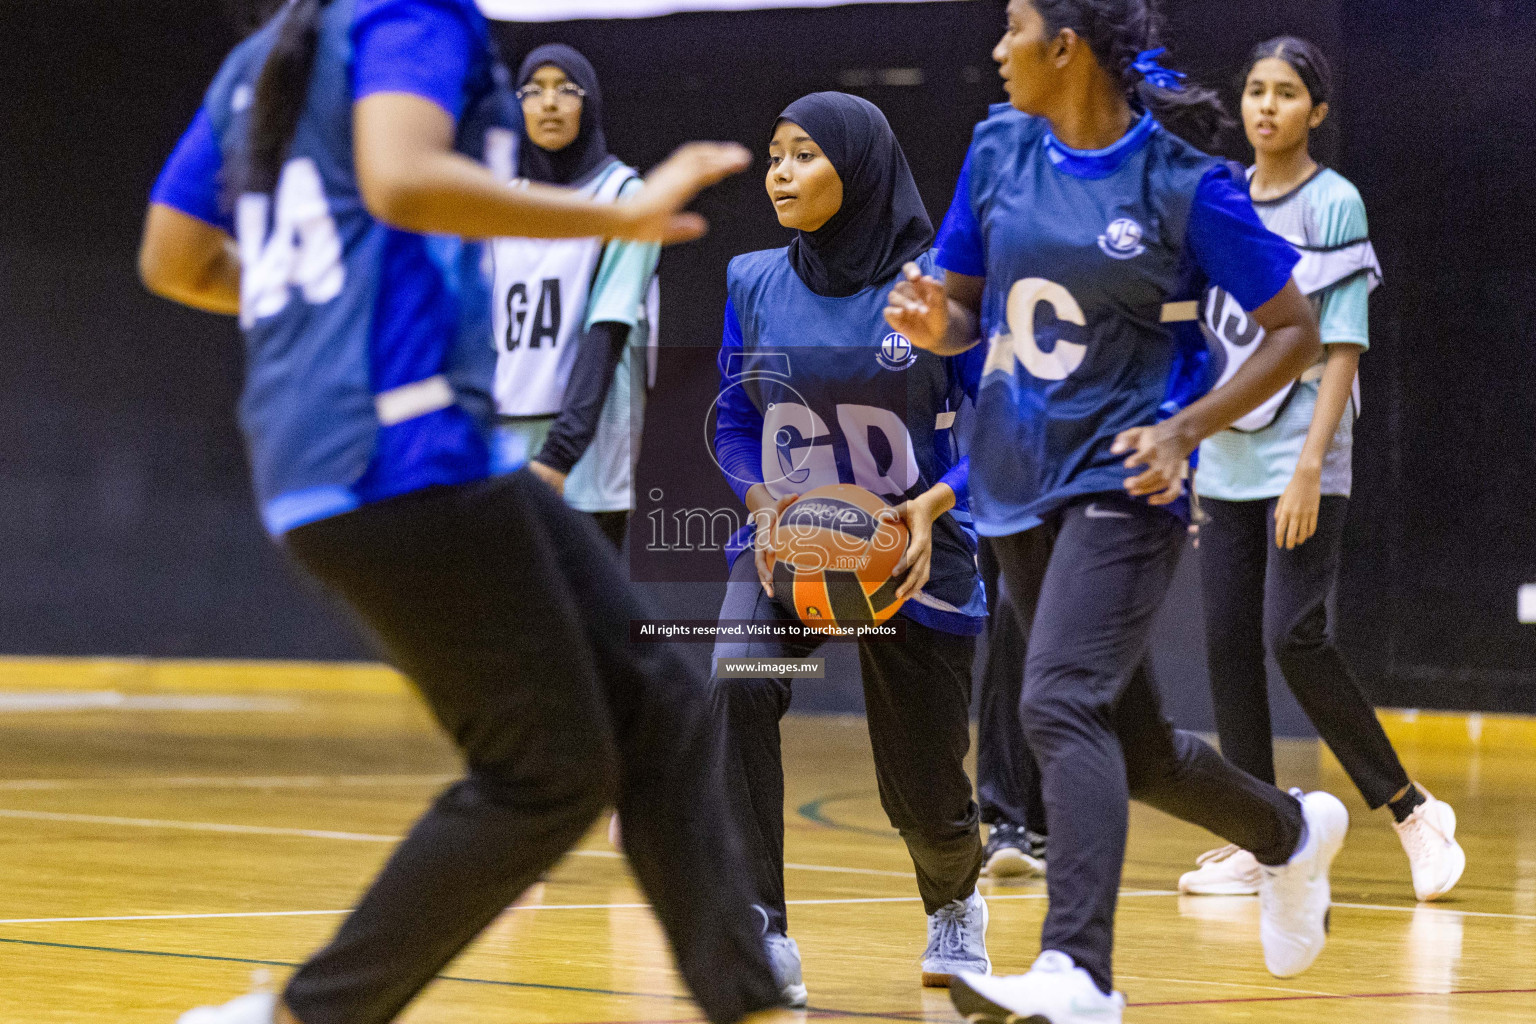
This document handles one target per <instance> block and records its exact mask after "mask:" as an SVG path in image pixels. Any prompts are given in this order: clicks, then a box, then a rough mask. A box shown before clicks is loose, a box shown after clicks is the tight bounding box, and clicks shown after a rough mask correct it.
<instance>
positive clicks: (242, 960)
mask: <svg viewBox="0 0 1536 1024" xmlns="http://www.w3.org/2000/svg"><path fill="white" fill-rule="evenodd" d="M0 943H5V944H7V945H12V946H44V947H47V948H50V949H74V950H81V951H84V952H87V953H121V954H126V955H129V956H159V957H168V958H170V959H173V960H204V961H211V962H214V963H227V964H252V965H254V966H257V967H299V966H301V965H300V964H298V963H296V962H294V961H292V960H257V959H254V958H251V957H243V956H214V955H212V954H210V953H171V952H167V951H165V950H159V949H124V948H121V947H118V946H82V945H78V944H76V943H71V942H43V941H42V940H39V939H7V938H0ZM433 980H434V981H457V982H463V983H465V984H469V985H495V986H499V987H502V988H536V989H548V990H552V991H556V992H580V993H583V994H589V995H599V996H633V997H637V998H641V999H668V1000H672V1001H673V1002H692V997H690V996H684V995H677V994H675V993H671V992H665V993H664V992H624V991H620V990H617V989H606V988H584V987H582V986H579V985H550V984H546V983H541V982H534V981H496V980H494V979H491V978H464V977H459V976H458V975H453V974H439V975H438V976H437V977H436V978H434V979H433Z"/></svg>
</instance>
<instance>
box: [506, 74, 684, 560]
mask: <svg viewBox="0 0 1536 1024" xmlns="http://www.w3.org/2000/svg"><path fill="white" fill-rule="evenodd" d="M516 95H517V98H518V101H519V104H520V106H521V110H520V111H519V112H518V114H516V115H515V116H513V117H512V118H510V119H509V120H511V121H512V122H513V123H514V124H515V125H516V130H515V131H514V132H511V133H508V136H507V137H506V138H505V140H504V146H505V151H504V152H503V154H502V156H501V159H502V162H503V164H504V168H503V169H504V171H505V172H506V173H507V174H508V175H509V176H510V177H512V178H515V179H517V180H520V181H533V182H540V183H543V184H548V185H561V186H566V187H569V188H572V189H575V190H578V191H580V192H581V193H583V194H584V195H587V196H590V197H591V198H594V199H598V200H605V201H613V200H617V199H620V198H622V197H624V196H626V195H629V194H630V193H631V192H632V191H633V190H635V189H638V188H639V187H640V184H641V182H640V176H639V174H638V173H637V172H636V171H635V169H634V168H633V167H630V166H628V165H626V164H624V163H623V162H622V161H620V160H619V159H618V158H617V157H615V156H612V155H611V154H609V152H608V145H607V141H606V140H605V139H604V137H603V122H602V117H603V105H602V104H603V101H602V92H601V90H600V88H599V86H598V82H597V73H596V72H595V71H593V69H592V65H591V64H590V63H588V62H587V59H586V58H585V57H583V56H582V55H581V54H579V53H577V52H576V51H575V50H573V49H571V48H570V47H569V46H563V45H559V44H555V45H550V46H541V47H539V48H538V49H536V50H534V51H533V52H532V53H530V54H529V55H528V56H527V58H526V59H524V61H523V64H522V67H521V68H520V69H519V71H518V75H517V93H516ZM659 252H660V247H659V246H656V245H649V244H644V243H634V242H623V241H616V242H608V243H607V244H604V242H603V240H601V239H591V238H587V239H559V240H536V239H527V238H505V239H499V240H497V242H496V243H495V245H494V247H493V257H494V261H495V278H496V287H495V292H494V297H493V305H494V309H493V318H494V339H495V346H496V350H497V352H498V354H499V359H498V361H497V367H496V404H497V411H498V412H499V413H500V418H501V428H502V429H501V438H502V440H503V441H504V442H505V443H506V445H507V446H508V450H507V451H506V452H505V453H504V454H505V455H506V457H507V458H508V459H509V460H510V461H513V462H521V461H525V460H530V459H531V460H532V461H531V462H529V466H530V468H531V469H532V470H533V472H534V473H536V474H538V476H539V477H541V478H542V479H543V480H544V481H545V482H546V483H548V484H549V485H550V486H551V487H553V488H555V490H557V491H560V492H561V493H562V494H564V496H565V500H566V503H567V504H569V505H570V506H571V507H573V508H576V509H579V510H580V511H583V512H587V513H589V514H590V515H592V517H593V518H594V519H595V520H596V521H597V524H598V526H600V527H601V528H602V530H603V532H604V533H605V534H606V535H607V536H608V539H609V540H610V541H612V542H613V545H614V547H619V546H620V545H622V543H623V540H624V533H625V528H626V526H627V524H628V519H629V512H630V510H631V509H632V508H634V483H633V472H634V465H635V460H636V459H637V458H638V456H639V450H640V427H641V422H642V417H643V410H644V404H645V385H646V380H645V377H644V376H642V368H641V366H640V360H639V359H638V358H637V356H636V354H635V353H634V351H633V350H634V349H635V348H638V347H642V346H648V345H649V344H650V342H651V341H652V339H653V337H654V332H655V329H656V316H655V313H656V288H655V276H656V259H657V256H658V255H659Z"/></svg>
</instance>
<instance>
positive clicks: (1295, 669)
mask: <svg viewBox="0 0 1536 1024" xmlns="http://www.w3.org/2000/svg"><path fill="white" fill-rule="evenodd" d="M1243 77H1244V81H1243V108H1242V112H1243V128H1244V130H1245V131H1246V132H1247V135H1248V141H1249V142H1250V143H1251V144H1252V145H1253V149H1254V156H1255V161H1254V167H1253V171H1252V172H1251V174H1250V177H1249V188H1250V191H1251V193H1252V195H1253V201H1254V207H1255V208H1256V209H1257V210H1258V213H1259V217H1260V219H1262V220H1263V221H1264V223H1265V224H1266V225H1268V226H1269V227H1270V229H1271V230H1273V231H1275V232H1276V233H1278V234H1280V235H1282V236H1283V237H1284V238H1285V239H1286V240H1287V241H1289V242H1291V243H1292V244H1293V245H1295V246H1296V249H1297V252H1298V253H1300V254H1301V258H1302V261H1301V263H1300V264H1298V266H1297V271H1296V280H1297V283H1298V284H1299V285H1300V286H1301V289H1302V291H1303V292H1304V293H1305V294H1306V295H1307V298H1308V299H1309V301H1311V303H1312V304H1313V306H1314V307H1315V308H1316V309H1317V311H1318V320H1319V323H1320V326H1321V330H1322V340H1323V345H1324V353H1325V354H1324V355H1323V356H1322V358H1320V359H1319V360H1318V361H1317V362H1316V363H1314V364H1313V365H1312V366H1310V367H1308V368H1307V370H1306V371H1305V372H1304V373H1302V374H1301V378H1300V379H1299V380H1292V381H1289V382H1287V383H1286V385H1285V386H1284V387H1282V388H1281V389H1280V390H1279V391H1278V392H1277V393H1276V394H1275V395H1274V396H1272V397H1271V398H1270V399H1269V401H1267V402H1265V403H1264V404H1263V405H1262V406H1260V407H1259V408H1258V409H1257V410H1255V411H1254V412H1253V413H1250V414H1249V415H1248V416H1245V417H1244V418H1243V419H1241V420H1239V421H1238V422H1237V423H1234V424H1233V425H1232V427H1231V428H1229V429H1227V430H1223V431H1220V432H1219V433H1217V434H1215V435H1213V436H1212V437H1209V438H1207V439H1206V440H1205V441H1204V442H1202V443H1201V445H1200V472H1199V473H1198V474H1197V475H1196V478H1195V484H1196V487H1197V488H1198V490H1199V492H1200V498H1201V502H1202V504H1203V506H1204V508H1205V510H1206V511H1207V512H1208V513H1209V521H1208V522H1206V524H1205V525H1204V526H1203V527H1201V545H1200V580H1201V587H1202V590H1203V596H1204V600H1203V602H1202V603H1203V606H1204V608H1205V642H1206V653H1207V660H1208V661H1209V663H1210V668H1211V697H1212V702H1213V704H1214V706H1215V709H1216V730H1217V733H1218V734H1219V735H1220V737H1221V752H1222V755H1223V756H1224V757H1226V758H1227V760H1229V761H1231V762H1232V763H1233V764H1235V765H1237V766H1238V767H1239V768H1241V769H1243V770H1244V771H1246V772H1247V773H1248V774H1250V775H1252V776H1254V777H1255V778H1259V779H1267V780H1269V781H1271V782H1273V781H1274V779H1275V758H1274V744H1273V741H1272V739H1271V736H1270V723H1269V683H1268V678H1267V673H1266V672H1265V668H1264V662H1265V655H1266V653H1267V654H1269V655H1271V656H1273V657H1274V659H1275V662H1276V664H1277V665H1279V667H1280V672H1281V674H1282V675H1283V676H1284V677H1285V682H1286V685H1287V686H1289V687H1290V689H1291V692H1292V693H1294V694H1295V695H1296V699H1297V701H1298V702H1299V703H1300V704H1301V706H1302V708H1303V709H1305V711H1306V713H1307V717H1308V718H1310V719H1311V720H1312V724H1313V725H1314V726H1316V727H1317V731H1318V734H1319V735H1320V736H1322V738H1323V741H1324V742H1326V743H1327V744H1328V746H1329V748H1330V749H1331V750H1332V751H1333V752H1334V754H1335V755H1336V756H1337V757H1338V759H1339V763H1340V764H1342V765H1343V766H1344V770H1345V771H1346V772H1347V773H1348V774H1349V777H1350V780H1351V781H1353V782H1354V783H1355V786H1356V788H1358V789H1359V790H1360V795H1361V796H1362V797H1364V798H1365V802H1366V805H1367V806H1369V807H1370V808H1372V809H1373V810H1376V809H1379V808H1381V807H1386V808H1388V809H1389V810H1390V811H1391V813H1392V818H1393V821H1394V825H1395V828H1396V830H1397V833H1398V837H1399V839H1400V840H1401V841H1402V844H1403V850H1404V852H1405V853H1406V854H1407V855H1408V864H1409V870H1410V873H1411V875H1412V879H1413V889H1414V894H1415V895H1416V896H1417V897H1418V898H1419V899H1420V900H1434V899H1439V898H1440V897H1442V896H1444V895H1445V894H1446V893H1448V892H1450V890H1451V889H1452V888H1453V887H1454V886H1455V885H1456V883H1457V882H1458V881H1459V880H1460V879H1461V875H1462V872H1463V871H1464V870H1465V869H1466V864H1467V858H1466V853H1465V852H1464V851H1463V850H1462V848H1461V845H1460V844H1459V843H1457V842H1456V812H1455V811H1454V810H1452V809H1451V806H1450V805H1449V804H1447V803H1445V802H1444V801H1442V800H1437V799H1435V798H1434V796H1432V795H1431V794H1430V793H1429V792H1427V791H1426V790H1424V789H1422V788H1420V787H1419V786H1417V785H1415V784H1414V783H1413V782H1411V781H1410V780H1409V778H1408V772H1407V771H1406V770H1405V769H1404V768H1403V764H1402V762H1401V760H1399V758H1398V756H1397V751H1396V750H1394V749H1393V748H1392V741H1391V740H1390V739H1388V738H1387V734H1386V732H1385V730H1383V729H1382V727H1381V723H1380V722H1379V721H1378V720H1377V718H1376V709H1375V708H1373V707H1372V706H1371V702H1370V700H1369V699H1368V698H1367V697H1366V695H1365V693H1364V691H1362V690H1361V689H1360V683H1359V681H1358V680H1356V679H1355V676H1354V674H1353V673H1352V672H1351V671H1350V669H1349V665H1348V664H1347V663H1346V662H1345V661H1344V658H1343V656H1342V655H1341V654H1340V653H1339V650H1338V648H1337V647H1336V646H1334V642H1333V628H1332V626H1333V624H1332V623H1331V622H1330V621H1329V620H1330V615H1329V609H1328V596H1329V594H1330V593H1331V592H1332V590H1333V587H1334V581H1335V580H1336V579H1337V578H1338V570H1339V556H1340V545H1341V543H1342V541H1343V532H1344V517H1345V514H1346V512H1347V510H1348V507H1349V493H1350V475H1351V465H1350V461H1351V450H1352V448H1353V445H1354V420H1355V412H1356V409H1355V408H1354V406H1355V403H1354V402H1353V401H1352V397H1351V392H1352V390H1353V386H1354V383H1355V379H1356V373H1357V368H1358V366H1359V364H1360V356H1361V355H1362V354H1363V353H1364V352H1365V350H1366V348H1367V347H1368V345H1369V338H1370V323H1369V320H1370V318H1369V316H1368V309H1369V302H1370V294H1371V290H1372V289H1373V288H1375V286H1376V285H1378V284H1379V283H1380V282H1381V265H1380V264H1379V263H1378V262H1377V261H1376V253H1375V250H1374V249H1373V248H1372V246H1371V241H1370V235H1369V233H1368V232H1367V230H1366V219H1365V203H1364V202H1362V201H1361V199H1360V193H1359V192H1358V191H1356V189H1355V187H1354V186H1353V185H1351V184H1350V183H1349V182H1348V181H1346V180H1345V179H1344V178H1343V177H1342V176H1341V175H1340V174H1339V173H1338V172H1337V171H1334V170H1330V169H1328V168H1325V167H1322V166H1319V165H1318V163H1317V161H1315V160H1314V159H1312V154H1311V152H1310V150H1309V139H1310V137H1311V133H1312V132H1313V131H1314V130H1315V129H1317V128H1318V127H1319V126H1320V125H1322V123H1323V121H1324V120H1325V119H1326V118H1327V117H1328V115H1329V108H1330V103H1331V100H1332V81H1331V79H1332V75H1331V74H1330V73H1329V69H1328V63H1327V61H1326V60H1325V59H1324V57H1323V55H1322V53H1321V52H1320V51H1319V50H1318V49H1317V47H1315V46H1314V45H1312V44H1311V43H1310V42H1307V41H1306V40H1304V39H1297V38H1294V37H1291V36H1285V37H1281V38H1279V39H1270V40H1267V41H1265V42H1263V43H1260V44H1259V45H1258V46H1256V47H1255V48H1254V50H1253V53H1252V54H1251V55H1250V57H1249V60H1248V66H1247V68H1246V69H1245V71H1244V73H1243ZM1205 316H1206V326H1207V328H1208V329H1209V330H1210V331H1211V333H1212V334H1213V335H1214V336H1215V338H1216V339H1217V341H1218V342H1219V343H1220V348H1219V350H1218V351H1219V353H1220V355H1221V356H1222V360H1221V361H1222V362H1223V364H1224V365H1223V368H1222V373H1223V376H1224V375H1225V374H1226V373H1229V372H1232V371H1233V368H1235V367H1236V366H1237V365H1239V364H1240V363H1241V362H1242V359H1243V357H1244V355H1245V354H1246V353H1247V351H1248V349H1249V348H1250V347H1251V345H1252V342H1253V340H1254V338H1255V336H1256V335H1257V333H1258V332H1257V330H1256V329H1255V328H1254V326H1253V325H1252V324H1250V323H1249V322H1248V320H1247V318H1246V317H1245V316H1243V314H1242V311H1241V310H1236V309H1233V308H1231V303H1230V300H1228V298H1227V297H1226V295H1225V294H1224V293H1222V292H1220V291H1217V292H1215V293H1213V294H1212V296H1211V300H1210V302H1209V303H1208V304H1207V307H1206V314H1205ZM1259 879H1260V871H1259V865H1258V863H1257V862H1256V861H1255V860H1254V859H1253V854H1251V853H1250V852H1248V851H1247V850H1243V849H1240V848H1238V847H1236V846H1227V847H1224V848H1222V849H1218V850H1212V851H1211V852H1209V853H1207V854H1204V855H1203V856H1202V857H1201V858H1200V860H1199V861H1198V866H1197V867H1196V869H1195V870H1193V871H1190V872H1188V873H1186V874H1185V875H1184V876H1183V877H1181V878H1180V879H1179V891H1180V892H1185V893H1190V894H1192V895H1244V894H1251V893H1254V892H1257V891H1258V887H1259Z"/></svg>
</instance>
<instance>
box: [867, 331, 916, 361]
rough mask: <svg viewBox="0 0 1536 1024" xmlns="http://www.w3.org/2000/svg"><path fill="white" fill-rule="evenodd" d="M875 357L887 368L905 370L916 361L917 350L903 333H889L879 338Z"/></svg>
mask: <svg viewBox="0 0 1536 1024" xmlns="http://www.w3.org/2000/svg"><path fill="white" fill-rule="evenodd" d="M875 358H876V359H877V360H879V361H880V365H881V366H883V367H885V368H886V369H887V370H905V369H906V368H907V367H909V366H911V365H912V364H913V363H915V362H917V350H916V349H914V348H913V347H912V342H910V341H908V340H907V336H906V335H905V334H896V333H894V332H893V333H891V334H887V335H886V336H885V337H884V338H882V339H880V350H879V351H878V352H876V353H875Z"/></svg>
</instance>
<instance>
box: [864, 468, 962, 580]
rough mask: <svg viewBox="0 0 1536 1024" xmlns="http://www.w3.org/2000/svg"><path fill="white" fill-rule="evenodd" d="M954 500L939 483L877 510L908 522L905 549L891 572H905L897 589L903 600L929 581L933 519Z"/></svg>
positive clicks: (951, 492)
mask: <svg viewBox="0 0 1536 1024" xmlns="http://www.w3.org/2000/svg"><path fill="white" fill-rule="evenodd" d="M954 504H955V492H954V491H952V490H950V488H949V486H948V485H947V484H939V485H938V486H937V487H934V488H933V489H931V490H929V491H927V492H926V493H923V494H920V495H918V496H917V497H916V498H913V499H912V500H910V501H904V502H902V503H901V504H900V505H895V506H892V507H891V508H887V509H884V510H882V511H881V512H880V518H882V519H890V520H900V521H901V522H903V523H905V524H906V526H907V550H906V551H905V552H904V553H903V554H902V556H901V561H900V562H897V563H896V568H895V570H893V571H892V572H891V575H892V576H897V577H899V576H901V574H902V573H906V579H904V580H902V582H901V586H900V587H898V588H897V589H896V599H897V600H898V601H905V600H906V599H907V598H909V597H911V596H912V595H913V594H915V593H917V592H918V591H919V590H922V589H923V588H924V587H925V586H927V585H928V574H929V573H930V571H931V570H932V568H933V523H934V520H936V519H938V518H939V516H941V515H943V514H944V513H945V512H947V511H949V510H950V509H951V508H953V507H954Z"/></svg>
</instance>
